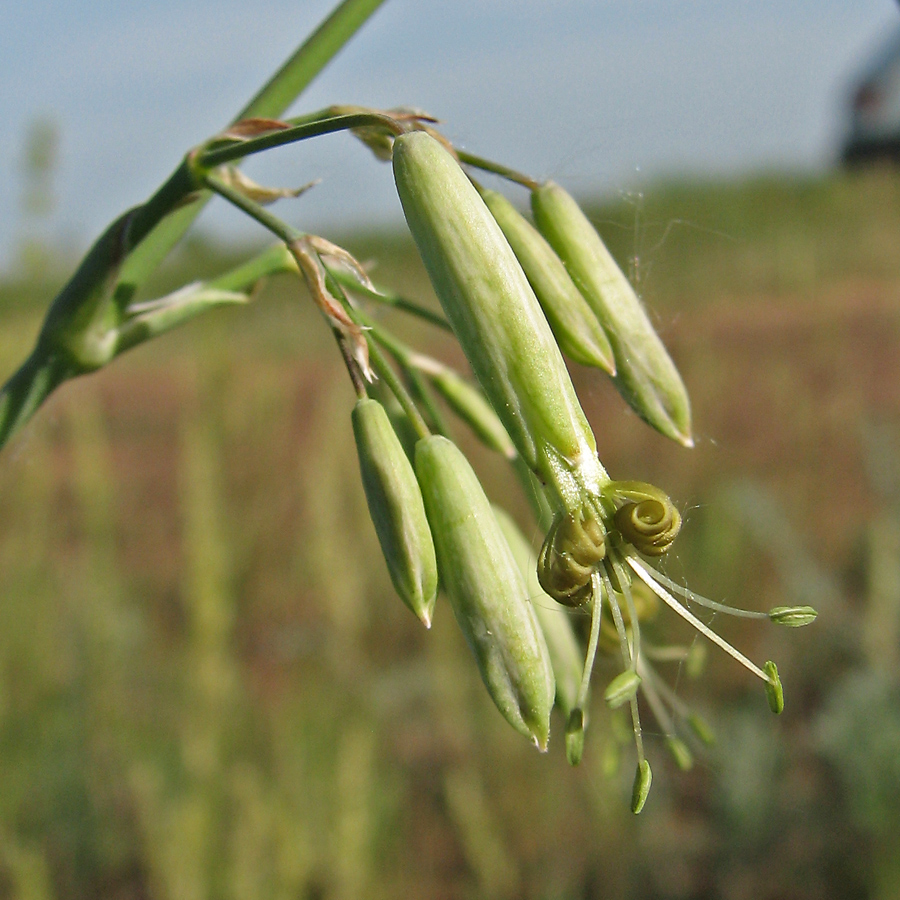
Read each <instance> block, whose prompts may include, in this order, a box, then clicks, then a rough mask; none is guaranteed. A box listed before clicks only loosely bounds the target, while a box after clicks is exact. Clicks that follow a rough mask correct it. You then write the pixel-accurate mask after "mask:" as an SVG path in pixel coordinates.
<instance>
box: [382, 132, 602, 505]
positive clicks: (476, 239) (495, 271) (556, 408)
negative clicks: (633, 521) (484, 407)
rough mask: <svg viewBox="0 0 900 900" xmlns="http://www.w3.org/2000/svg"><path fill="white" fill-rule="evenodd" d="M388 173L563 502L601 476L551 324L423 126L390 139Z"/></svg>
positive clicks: (481, 366)
mask: <svg viewBox="0 0 900 900" xmlns="http://www.w3.org/2000/svg"><path fill="white" fill-rule="evenodd" d="M394 178H395V181H396V183H397V191H398V193H399V195H400V200H401V203H402V204H403V211H404V213H405V215H406V221H407V223H408V224H409V229H410V232H411V233H412V235H413V238H414V239H415V241H416V245H417V246H418V248H419V253H420V254H421V256H422V259H423V261H424V263H425V267H426V269H427V270H428V274H429V277H430V278H431V283H432V285H433V286H434V290H435V293H436V294H437V296H438V298H439V299H440V301H441V305H442V306H443V308H444V312H445V314H446V315H447V318H448V319H449V320H450V324H451V325H452V326H453V331H454V332H455V334H456V337H457V339H458V340H459V342H460V345H461V346H462V348H463V351H464V352H465V354H466V357H467V358H468V360H469V364H470V365H471V366H472V370H473V371H474V373H475V376H476V378H477V379H478V381H479V383H480V384H481V387H482V389H483V390H484V392H485V394H486V395H487V397H488V399H489V400H490V402H491V405H492V406H493V407H494V410H495V411H496V413H497V415H498V416H500V419H501V420H502V422H503V424H504V425H505V426H506V430H507V432H508V433H509V436H510V437H511V438H512V441H513V443H514V444H515V445H516V448H517V450H518V451H519V454H520V455H521V456H522V458H523V459H524V460H525V462H526V463H527V464H528V466H529V467H530V468H531V469H532V471H534V472H535V473H536V474H537V475H538V477H540V478H541V480H542V481H543V482H544V483H545V484H549V485H551V486H552V487H553V489H554V491H555V493H556V495H557V496H558V497H559V499H560V502H561V504H562V505H563V506H564V507H566V508H580V506H581V501H582V498H583V497H584V496H585V495H595V494H596V493H597V492H598V490H599V487H600V485H601V484H602V483H603V482H605V481H606V479H607V476H606V473H605V472H604V471H603V468H602V466H601V465H600V462H599V460H598V459H597V456H596V442H595V441H594V435H593V433H592V432H591V429H590V426H589V425H588V423H587V419H586V418H585V415H584V412H583V411H582V409H581V405H580V404H579V402H578V397H577V396H576V395H575V389H574V387H573V386H572V381H571V378H570V377H569V373H568V370H567V369H566V364H565V362H564V360H563V358H562V354H561V353H560V350H559V347H558V346H557V343H556V340H555V339H554V337H553V332H552V331H551V330H550V326H549V325H548V324H547V320H546V318H545V317H544V313H543V311H542V310H541V307H540V304H539V303H538V301H537V298H536V297H535V296H534V292H533V291H532V289H531V286H530V285H529V284H528V279H527V278H526V277H525V273H524V272H523V271H522V267H521V266H520V265H519V262H518V260H517V259H516V256H515V254H514V253H513V251H512V249H511V248H510V246H509V243H508V242H507V240H506V238H505V237H504V236H503V232H502V231H501V230H500V227H499V226H498V225H497V222H496V221H495V219H494V217H493V216H492V215H491V213H490V210H488V208H487V207H486V206H485V205H484V201H483V200H482V199H481V197H479V195H478V192H477V191H476V190H475V188H474V187H473V186H472V184H471V182H470V181H469V179H468V178H467V177H466V175H465V173H464V172H463V171H462V169H461V168H460V166H459V164H458V163H457V161H456V160H455V159H454V158H453V156H451V155H450V153H449V152H448V151H447V150H445V149H444V147H442V146H441V144H440V143H438V141H436V140H435V139H434V138H432V137H430V136H429V135H427V134H424V133H423V132H412V133H409V134H404V135H402V136H400V137H398V138H397V139H396V141H395V142H394Z"/></svg>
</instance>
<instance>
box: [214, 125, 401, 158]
mask: <svg viewBox="0 0 900 900" xmlns="http://www.w3.org/2000/svg"><path fill="white" fill-rule="evenodd" d="M372 126H377V127H380V128H384V129H385V130H387V131H391V132H393V133H394V134H403V131H404V129H403V126H402V125H400V124H399V123H398V122H397V121H396V120H395V119H392V118H391V117H390V116H385V115H382V114H381V113H353V114H352V115H347V116H334V117H333V118H330V119H320V120H318V121H314V122H303V123H302V124H299V125H292V126H291V127H290V128H282V129H280V130H279V131H269V132H266V133H265V134H263V135H260V136H259V137H256V138H250V139H249V140H246V141H240V142H238V143H234V144H229V145H228V146H227V147H214V148H213V149H210V150H203V151H201V152H200V153H199V154H198V156H197V159H196V164H197V165H199V166H200V167H202V168H204V169H214V168H216V166H221V165H224V164H225V163H229V162H234V161H235V160H238V159H244V158H245V157H247V156H252V155H253V154H254V153H262V152H263V151H264V150H271V149H272V148H273V147H283V146H284V145H285V144H293V143H296V142H297V141H305V140H307V139H308V138H313V137H320V136H321V135H323V134H333V133H334V132H336V131H348V130H349V129H351V128H365V127H372Z"/></svg>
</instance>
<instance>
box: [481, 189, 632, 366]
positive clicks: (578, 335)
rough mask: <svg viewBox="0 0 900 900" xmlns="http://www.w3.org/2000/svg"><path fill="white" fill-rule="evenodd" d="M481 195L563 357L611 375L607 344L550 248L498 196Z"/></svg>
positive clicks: (507, 201)
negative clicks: (514, 257)
mask: <svg viewBox="0 0 900 900" xmlns="http://www.w3.org/2000/svg"><path fill="white" fill-rule="evenodd" d="M481 196H482V199H483V200H484V202H485V203H486V204H487V208H488V209H489V210H490V211H491V213H492V214H493V216H494V218H495V219H496V220H497V224H498V225H499V226H500V228H501V230H502V231H503V233H504V234H505V235H506V239H507V240H508V241H509V245H510V246H511V247H512V248H513V251H514V252H515V254H516V257H517V258H518V260H519V262H520V263H521V265H522V269H523V270H524V272H525V275H526V276H527V277H528V281H529V282H530V283H531V286H532V288H534V293H535V296H536V297H537V298H538V302H539V303H540V304H541V307H542V309H543V310H544V315H546V317H547V321H548V322H549V323H550V327H551V328H552V329H553V334H554V335H555V337H556V340H557V342H558V343H559V346H560V348H561V349H562V351H563V353H565V354H566V356H568V357H569V358H570V359H574V360H575V362H578V363H581V364H582V365H585V366H595V367H596V368H599V369H603V370H604V371H605V372H608V373H609V374H610V375H614V374H615V372H616V364H615V361H614V360H613V352H612V347H611V346H610V344H609V339H608V338H607V337H606V334H605V333H604V331H603V328H602V326H601V325H600V323H599V322H598V321H597V317H596V316H595V315H594V313H593V311H592V310H591V308H590V307H589V306H588V304H587V301H586V300H585V299H584V297H582V296H581V292H580V291H579V290H578V288H577V287H575V283H574V282H573V281H572V279H571V277H570V276H569V273H568V272H567V271H566V267H565V266H564V265H563V262H562V260H561V259H560V258H559V257H558V256H557V255H556V252H555V251H554V249H553V248H552V247H551V246H550V245H549V244H548V243H547V241H546V240H545V239H544V236H543V235H542V234H541V233H540V232H539V231H538V230H537V229H536V228H535V227H534V226H533V225H532V224H531V223H530V222H529V221H528V220H527V219H526V218H525V217H524V216H523V215H521V214H520V213H519V211H518V210H517V209H516V208H515V207H514V206H513V205H512V203H510V202H509V200H507V199H506V197H504V196H503V194H499V193H497V191H488V190H482V191H481Z"/></svg>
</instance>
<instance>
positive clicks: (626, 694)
mask: <svg viewBox="0 0 900 900" xmlns="http://www.w3.org/2000/svg"><path fill="white" fill-rule="evenodd" d="M640 686H641V676H640V675H638V673H637V672H635V671H634V670H633V669H627V670H626V671H624V672H622V673H621V674H620V675H617V676H616V677H615V678H613V680H612V681H611V682H610V683H609V684H608V685H607V686H606V690H605V691H604V692H603V699H604V700H606V702H607V703H608V704H609V707H610V709H618V707H620V706H623V705H624V704H626V703H628V702H629V701H630V700H633V699H634V698H635V696H636V695H637V692H638V688H639V687H640Z"/></svg>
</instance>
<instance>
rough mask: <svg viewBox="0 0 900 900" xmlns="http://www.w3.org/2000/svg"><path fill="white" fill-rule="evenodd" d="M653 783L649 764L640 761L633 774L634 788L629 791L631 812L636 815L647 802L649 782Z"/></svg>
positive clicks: (645, 761)
mask: <svg viewBox="0 0 900 900" xmlns="http://www.w3.org/2000/svg"><path fill="white" fill-rule="evenodd" d="M651 781H653V773H652V772H651V771H650V763H648V762H647V760H646V759H642V760H641V761H640V763H639V765H638V767H637V771H636V772H635V773H634V786H633V787H632V789H631V811H632V812H633V813H634V814H635V815H637V814H638V813H639V812H640V811H641V810H642V809H643V808H644V804H645V803H646V802H647V795H648V794H649V793H650V782H651Z"/></svg>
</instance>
